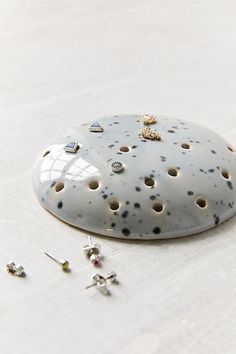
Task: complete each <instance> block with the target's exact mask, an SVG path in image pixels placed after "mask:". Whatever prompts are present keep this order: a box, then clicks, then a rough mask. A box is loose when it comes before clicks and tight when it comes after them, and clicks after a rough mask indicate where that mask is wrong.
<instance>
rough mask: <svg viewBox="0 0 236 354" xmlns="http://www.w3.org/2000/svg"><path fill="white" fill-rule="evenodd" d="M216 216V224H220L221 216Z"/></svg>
mask: <svg viewBox="0 0 236 354" xmlns="http://www.w3.org/2000/svg"><path fill="white" fill-rule="evenodd" d="M214 218H215V225H218V224H219V222H220V218H219V216H217V215H214Z"/></svg>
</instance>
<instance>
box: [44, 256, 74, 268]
mask: <svg viewBox="0 0 236 354" xmlns="http://www.w3.org/2000/svg"><path fill="white" fill-rule="evenodd" d="M44 254H46V256H48V257H49V258H51V259H52V260H53V261H54V262H56V263H57V264H59V265H60V266H61V268H62V270H63V271H64V272H69V270H70V263H69V262H68V261H67V260H65V259H61V260H58V259H56V258H54V257H53V256H51V255H50V254H49V253H47V252H44Z"/></svg>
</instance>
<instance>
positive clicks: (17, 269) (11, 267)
mask: <svg viewBox="0 0 236 354" xmlns="http://www.w3.org/2000/svg"><path fill="white" fill-rule="evenodd" d="M6 270H7V271H8V273H10V274H12V275H15V276H17V277H25V276H26V273H25V270H24V268H23V267H22V265H16V264H15V263H14V262H13V261H10V262H8V263H7V265H6Z"/></svg>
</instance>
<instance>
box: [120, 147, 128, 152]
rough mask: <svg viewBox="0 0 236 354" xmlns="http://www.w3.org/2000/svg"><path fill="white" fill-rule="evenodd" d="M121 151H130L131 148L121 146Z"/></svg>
mask: <svg viewBox="0 0 236 354" xmlns="http://www.w3.org/2000/svg"><path fill="white" fill-rule="evenodd" d="M120 151H122V152H129V151H130V148H129V147H128V146H121V147H120Z"/></svg>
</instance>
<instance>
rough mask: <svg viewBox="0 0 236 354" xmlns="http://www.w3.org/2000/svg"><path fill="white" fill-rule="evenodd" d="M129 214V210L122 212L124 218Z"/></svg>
mask: <svg viewBox="0 0 236 354" xmlns="http://www.w3.org/2000/svg"><path fill="white" fill-rule="evenodd" d="M128 214H129V212H128V210H125V211H124V212H123V213H122V214H121V217H122V218H127V216H128Z"/></svg>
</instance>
